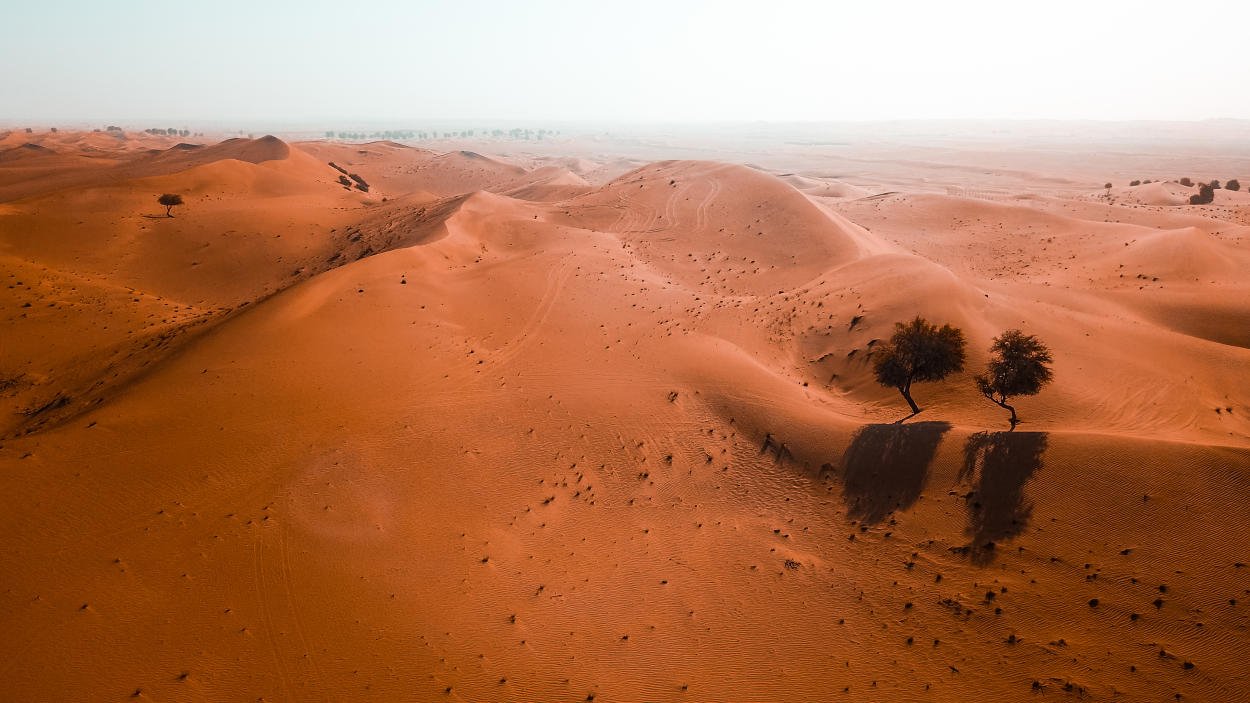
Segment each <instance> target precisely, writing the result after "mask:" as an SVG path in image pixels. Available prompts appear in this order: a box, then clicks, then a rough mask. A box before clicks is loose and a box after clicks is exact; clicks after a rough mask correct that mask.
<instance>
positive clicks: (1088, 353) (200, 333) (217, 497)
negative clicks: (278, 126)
mask: <svg viewBox="0 0 1250 703" xmlns="http://www.w3.org/2000/svg"><path fill="white" fill-rule="evenodd" d="M33 137H34V138H32V135H27V134H19V133H13V134H10V135H8V136H7V137H4V138H3V139H2V140H0V282H3V283H4V286H3V287H0V324H2V325H3V343H2V344H0V406H2V407H3V408H4V410H5V413H4V415H3V417H2V418H0V434H2V436H3V437H4V439H3V441H2V442H0V444H2V447H0V477H2V478H0V480H2V481H3V491H2V493H0V495H3V499H2V503H0V535H3V537H2V538H0V573H3V574H5V577H4V579H3V581H2V588H0V620H2V621H3V622H4V623H5V625H6V628H5V629H6V637H4V638H3V639H2V640H0V681H2V682H3V683H4V690H5V697H12V699H14V700H111V699H119V698H126V697H129V696H132V695H133V694H138V696H139V697H141V698H151V699H171V700H219V699H229V700H238V699H243V698H249V699H260V698H263V699H265V700H273V699H279V700H282V699H325V700H349V699H351V700H354V699H373V700H531V701H532V700H543V701H548V700H568V701H576V700H587V699H588V697H589V696H592V695H593V696H594V697H595V699H596V700H644V699H645V700H674V701H696V700H698V701H703V700H748V699H749V700H848V701H876V700H958V701H1006V700H1032V699H1033V697H1034V696H1036V695H1039V692H1038V691H1037V690H1035V689H1036V687H1040V688H1041V691H1040V695H1042V696H1044V697H1045V698H1047V699H1050V698H1061V697H1071V696H1078V695H1082V694H1083V695H1085V696H1086V697H1087V698H1091V699H1096V700H1103V699H1117V700H1165V699H1166V700H1172V699H1173V697H1174V696H1175V695H1176V694H1180V695H1181V696H1183V700H1212V701H1217V700H1229V701H1231V700H1241V699H1246V698H1248V697H1250V675H1247V670H1246V667H1245V661H1244V659H1245V652H1246V651H1247V650H1248V648H1250V634H1248V633H1250V629H1248V628H1250V611H1247V608H1250V568H1247V567H1245V566H1243V563H1246V562H1250V539H1247V533H1246V525H1247V524H1250V505H1248V504H1247V502H1246V500H1245V498H1246V496H1247V495H1248V494H1250V493H1248V491H1250V438H1248V430H1250V405H1248V404H1247V398H1248V397H1250V377H1248V376H1247V375H1246V374H1245V373H1243V370H1244V369H1245V367H1246V364H1247V362H1248V361H1250V351H1248V347H1250V332H1248V331H1247V330H1250V324H1248V323H1250V303H1248V302H1247V301H1250V279H1248V278H1247V277H1246V275H1245V272H1246V271H1247V270H1250V250H1248V249H1247V241H1248V236H1250V227H1248V226H1247V222H1250V197H1247V196H1246V195H1245V194H1242V193H1230V192H1227V191H1221V192H1219V193H1218V196H1219V197H1218V198H1217V201H1216V203H1215V204H1213V205H1211V206H1189V205H1179V204H1177V205H1174V204H1172V203H1173V202H1177V201H1181V202H1183V200H1184V199H1183V198H1182V197H1181V196H1186V195H1187V193H1188V192H1192V189H1186V188H1183V187H1181V186H1179V185H1175V184H1151V185H1148V186H1136V187H1128V186H1122V187H1121V186H1117V187H1116V188H1115V189H1113V191H1112V193H1111V194H1110V197H1109V198H1108V196H1107V194H1105V193H1103V191H1102V188H1101V187H1100V186H1101V180H1103V177H1102V176H1090V175H1088V173H1087V171H1084V170H1082V169H1081V168H1078V167H1077V166H1075V165H1073V166H1072V169H1071V175H1070V176H1064V177H1059V176H1054V175H1053V174H1056V173H1062V171H1063V168H1064V162H1062V160H1060V159H1058V158H1057V157H1054V156H1053V155H1049V156H1048V157H1047V158H1045V159H1043V158H1041V157H1037V158H1035V159H1034V161H1033V162H1029V154H1028V153H1027V152H1021V154H1022V155H1020V156H1018V158H1017V160H1018V161H1020V163H1012V164H1010V165H1006V164H1000V163H996V162H993V161H992V159H1000V157H998V156H993V155H991V156H985V155H983V154H978V153H976V152H975V151H972V150H967V151H964V152H960V151H958V150H953V151H951V152H949V153H946V154H945V155H944V157H943V158H945V159H946V162H947V165H946V166H941V167H938V166H933V165H932V163H931V161H932V159H929V160H928V161H926V160H925V159H919V158H918V159H916V162H915V163H910V164H908V163H903V162H901V161H897V160H896V161H889V162H888V163H887V162H886V161H884V160H883V161H878V162H873V163H867V162H865V163H866V165H863V166H862V170H863V172H865V173H866V172H873V173H879V174H880V175H879V179H880V180H878V178H871V177H862V176H859V175H856V176H843V177H842V178H832V177H829V176H828V175H827V173H828V171H829V169H822V168H817V167H815V166H813V164H814V163H817V162H818V161H819V160H818V159H817V157H815V156H813V157H811V158H810V159H808V161H804V162H802V163H800V168H799V169H798V170H791V169H785V170H782V169H777V170H772V171H769V170H761V169H755V168H750V167H747V166H740V165H729V164H725V163H717V162H714V161H666V162H657V163H645V164H643V165H641V166H639V167H638V168H636V169H633V170H627V168H624V167H622V164H623V163H624V162H622V160H621V159H622V158H624V157H627V156H628V153H627V152H626V151H622V152H620V154H604V153H602V152H601V151H591V150H587V149H585V148H584V147H580V146H578V145H576V144H569V145H566V147H567V149H568V150H569V153H568V154H566V157H567V158H561V159H554V158H549V157H526V158H522V157H520V156H517V155H512V156H498V157H495V156H489V155H484V154H483V153H479V152H461V151H453V152H451V153H447V154H439V153H435V152H430V151H425V150H421V149H414V148H409V147H405V146H402V145H396V144H391V143H373V144H366V145H340V144H325V143H305V144H292V145H288V144H285V143H283V142H281V141H280V140H277V139H273V138H268V137H267V138H264V139H259V140H230V141H227V142H223V143H221V144H216V145H207V146H203V147H198V148H187V147H182V148H176V147H175V141H176V140H173V139H168V140H166V139H163V138H157V137H148V136H146V135H142V136H136V135H129V137H130V138H129V139H127V140H125V141H122V140H117V139H115V138H113V137H111V136H110V137H108V139H113V142H112V143H110V142H107V141H104V142H102V141H101V135H94V134H80V133H59V134H55V135H49V134H39V135H33ZM28 142H33V143H36V144H37V145H38V146H40V147H41V148H39V149H35V148H30V147H24V146H23V144H26V143H28ZM97 142H100V143H97ZM601 147H602V145H597V146H596V148H601ZM622 155H624V157H623V156H622ZM978 159H980V161H979V160H978ZM329 161H334V162H335V163H337V164H339V165H341V166H343V167H344V168H345V169H347V170H349V171H351V172H353V173H357V174H358V175H360V176H361V177H363V178H364V179H365V180H367V181H368V182H369V183H370V185H371V188H370V191H369V192H368V193H363V192H361V191H359V190H357V189H347V188H344V187H342V186H341V185H339V184H338V183H337V179H338V176H339V175H340V174H339V172H338V171H336V170H334V169H332V168H330V167H329V166H328V165H327V162H329ZM963 161H966V162H969V163H989V164H990V165H989V166H986V167H984V168H982V169H981V170H982V171H983V172H984V171H988V172H989V175H984V176H980V177H978V178H979V180H976V181H975V182H974V181H969V180H967V179H966V178H964V177H963V176H960V177H959V178H958V179H956V180H957V181H958V182H956V181H952V183H954V185H951V186H950V187H949V188H947V189H946V190H945V192H943V191H942V190H941V189H940V188H935V183H937V181H935V180H934V179H935V178H937V177H940V175H941V174H942V173H943V172H945V170H946V169H948V168H951V167H952V166H950V164H955V163H959V162H963ZM922 162H923V163H922ZM796 163H799V162H796ZM829 163H834V161H830V162H829ZM841 163H849V162H841ZM1070 163H1073V164H1075V163H1076V160H1075V159H1074V160H1073V161H1072V162H1070ZM1175 163H1176V161H1175V160H1174V161H1173V162H1170V165H1175ZM1193 163H1194V164H1197V165H1201V164H1204V163H1208V162H1207V161H1203V160H1202V158H1199V157H1195V158H1194V161H1193ZM804 164H805V165H804ZM926 164H928V165H926ZM1197 165H1196V166H1195V168H1198V166H1197ZM831 168H832V167H831ZM874 169H876V170H875V171H874ZM996 169H999V170H996ZM1030 169H1032V170H1030ZM1041 173H1046V174H1052V175H1045V176H1043V175H1038V174H1041ZM900 174H906V175H905V176H902V175H900ZM1178 175H1180V174H1178ZM1193 175H1195V176H1200V175H1204V174H1202V173H1198V172H1196V171H1195V173H1194V174H1193ZM1236 175H1237V174H1236V173H1227V174H1226V173H1213V174H1210V177H1220V178H1227V177H1233V176H1236ZM1030 178H1032V179H1034V181H1035V182H1036V183H1037V184H1038V187H1037V189H1036V191H1035V192H1030V191H1028V190H1024V189H1020V190H1016V191H1014V192H1002V191H1001V190H996V188H999V186H996V185H995V184H999V183H1002V182H1010V183H1013V184H1019V183H1026V182H1028V179H1030ZM909 179H910V180H909ZM1091 179H1092V180H1091ZM1243 180H1250V179H1245V178H1243ZM887 181H888V182H887ZM908 182H915V183H921V182H923V184H924V185H923V186H921V187H908V186H907V183H908ZM1152 186H1153V187H1152ZM1013 187H1014V186H1013ZM164 192H173V193H180V194H182V195H183V197H184V198H185V200H186V204H185V205H184V206H181V207H178V208H175V209H174V215H175V217H174V218H172V219H169V218H165V217H164V216H163V214H164V213H163V208H161V207H160V206H158V205H157V204H156V196H157V195H159V194H160V193H164ZM885 192H889V194H883V193H885ZM1038 193H1043V195H1039V194H1038ZM970 194H971V195H970ZM916 314H920V315H923V316H925V317H927V318H929V319H931V320H934V321H938V322H951V323H953V324H956V325H958V326H960V327H962V328H963V329H964V330H965V332H966V334H967V335H968V337H969V341H970V347H969V353H970V357H969V371H968V372H967V373H964V374H961V375H959V376H957V377H955V378H952V379H950V380H948V381H946V382H942V383H937V384H924V385H921V386H918V387H917V388H916V390H915V394H916V396H917V398H918V400H919V402H920V403H921V405H922V406H924V407H925V410H924V412H923V413H922V414H920V415H918V416H917V417H915V418H912V419H910V420H908V421H907V422H906V423H905V424H903V425H895V424H892V423H893V422H894V421H895V420H898V419H899V418H901V417H903V416H904V415H905V414H906V413H905V410H906V406H905V405H904V403H903V401H902V399H901V398H900V397H898V394H897V393H896V392H894V391H892V390H888V389H883V388H881V387H879V386H877V385H876V384H875V382H874V381H873V379H872V374H871V366H870V361H869V360H868V357H869V356H870V352H871V349H872V347H873V346H874V344H875V343H876V342H877V341H879V340H882V339H884V338H886V337H888V336H889V334H890V333H891V329H892V325H893V323H894V322H895V321H899V320H902V319H906V318H909V317H911V316H914V315H916ZM1008 327H1021V328H1023V329H1025V330H1026V331H1028V332H1030V333H1034V334H1037V335H1039V336H1040V337H1041V338H1042V339H1043V340H1044V341H1046V342H1047V343H1048V344H1049V345H1050V346H1051V348H1052V349H1053V350H1054V353H1055V358H1056V361H1055V382H1054V384H1053V385H1052V386H1050V387H1048V388H1046V389H1045V390H1044V391H1043V392H1042V393H1041V394H1040V395H1039V396H1037V397H1035V398H1026V399H1021V400H1020V401H1019V402H1018V404H1017V405H1018V407H1019V409H1020V412H1021V416H1022V418H1023V419H1024V424H1022V425H1021V426H1020V427H1019V428H1017V429H1016V430H1015V432H1013V433H1006V432H1005V430H1006V429H1007V423H1006V417H1005V413H1004V412H1003V411H1001V410H1000V409H999V408H997V407H995V406H993V405H991V404H989V403H988V402H987V401H986V400H985V399H984V398H982V397H981V396H980V395H979V394H978V393H977V392H976V390H975V388H974V387H973V385H972V383H971V380H970V379H971V376H972V374H973V373H975V372H976V371H977V370H979V369H980V367H981V366H983V364H984V362H985V360H986V358H987V348H988V346H989V343H990V339H991V338H992V337H993V336H994V335H995V334H997V333H998V332H1000V331H1001V330H1003V329H1005V328H1008ZM1093 599H1097V600H1096V605H1092V603H1094V600H1093Z"/></svg>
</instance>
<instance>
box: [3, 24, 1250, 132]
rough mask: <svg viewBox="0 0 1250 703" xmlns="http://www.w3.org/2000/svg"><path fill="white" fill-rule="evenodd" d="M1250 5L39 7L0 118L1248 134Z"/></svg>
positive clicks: (9, 61)
mask: <svg viewBox="0 0 1250 703" xmlns="http://www.w3.org/2000/svg"><path fill="white" fill-rule="evenodd" d="M1246 26H1250V5H1247V4H1246V3H1244V2H1243V3H1235V2H1223V1H1216V2H1208V3H1205V4H1203V5H1202V6H1195V7H1189V8H1180V11H1177V12H1170V13H1161V12H1156V11H1154V10H1152V9H1151V8H1150V7H1144V6H1142V4H1141V3H1130V2H1108V3H1101V4H1098V5H1096V6H1094V5H1087V4H1085V3H1080V2H1071V1H1066V0H1065V1H1064V2H1058V3H1050V4H1048V5H1046V6H1045V7H1044V8H1040V7H1039V8H1036V9H1033V8H1028V9H1021V8H1019V7H1016V6H1004V5H1003V4H1000V3H991V2H984V1H982V0H976V1H975V2H973V1H968V2H960V3H956V4H953V5H952V4H944V5H941V6H938V5H935V4H932V3H919V2H901V3H893V4H890V5H888V6H875V7H863V6H859V5H848V4H837V3H818V2H809V1H790V2H779V3H775V4H773V5H771V6H769V7H768V8H763V7H760V6H757V5H754V4H750V3H745V2H719V3H717V2H710V1H707V0H699V1H693V2H684V3H674V2H659V1H657V0H640V1H639V2H631V3H629V4H627V5H626V4H617V5H612V6H605V5H602V4H598V3H594V4H587V3H574V2H567V1H564V0H547V1H545V2H537V3H530V4H525V5H514V4H508V3H500V2H486V1H481V0H479V1H478V2H461V3H450V2H425V3H416V4H411V3H402V2H379V3H373V4H371V5H369V6H367V7H347V6H343V5H341V4H338V3H329V2H302V3H291V2H274V3H265V4H254V3H253V4H249V3H242V2H238V1H237V0H223V1H222V2H218V3H214V4H212V5H211V6H195V5H186V4H182V5H175V4H171V3H157V2H151V1H150V0H139V1H137V2H130V3H125V4H123V5H120V6H118V5H106V4H101V3H87V2H71V1H69V0H64V1H62V2H48V3H41V4H38V5H36V4H34V3H30V4H25V5H23V6H21V7H17V8H12V9H10V10H9V11H8V12H7V16H6V22H5V23H4V25H3V26H2V27H0V58H2V59H3V61H4V63H5V65H6V66H8V67H9V76H8V78H7V80H6V81H5V82H4V85H3V86H2V87H0V104H3V105H4V106H5V107H4V110H3V113H2V114H0V121H4V122H5V123H14V122H22V121H27V122H69V121H87V120H91V121H100V120H104V121H111V122H127V121H129V122H141V121H147V120H165V121H173V122H178V121H182V122H185V121H214V122H220V123H230V124H242V123H247V124H258V123H264V122H284V123H288V124H291V123H296V122H302V123H306V124H309V125H313V124H318V125H320V124H332V125H339V124H346V123H362V122H366V121H368V122H371V123H374V122H376V123H378V124H383V123H386V124H396V123H402V122H416V121H425V122H430V123H432V122H446V123H455V124H461V123H468V122H473V121H482V122H507V123H513V124H520V123H531V124H536V123H541V122H557V121H563V122H569V123H573V122H577V123H587V122H592V123H593V122H622V123H633V124H692V123H707V122H733V123H749V122H755V121H765V122H769V123H793V122H822V123H823V122H881V121H886V122H889V121H896V120H1015V119H1024V120H1099V121H1102V120H1112V121H1120V120H1132V121H1137V120H1151V121H1153V120H1159V121H1175V120H1208V119H1250V91H1246V90H1239V89H1237V86H1238V85H1239V83H1240V84H1244V73H1245V69H1244V67H1243V66H1240V65H1232V64H1231V63H1230V62H1229V61H1228V60H1227V59H1226V58H1225V57H1226V56H1229V55H1235V54H1236V53H1237V51H1238V47H1239V46H1240V43H1241V34H1242V32H1243V31H1244V27H1246Z"/></svg>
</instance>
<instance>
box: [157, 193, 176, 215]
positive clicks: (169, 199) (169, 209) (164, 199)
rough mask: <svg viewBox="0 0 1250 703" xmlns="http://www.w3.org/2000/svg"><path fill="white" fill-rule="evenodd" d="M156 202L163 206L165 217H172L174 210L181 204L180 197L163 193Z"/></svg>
mask: <svg viewBox="0 0 1250 703" xmlns="http://www.w3.org/2000/svg"><path fill="white" fill-rule="evenodd" d="M156 202H158V203H160V204H161V205H164V206H165V217H173V216H174V212H173V210H174V208H175V207H177V206H178V205H181V204H182V196H181V195H178V194H176V193H163V194H161V197H159V198H157V199H156Z"/></svg>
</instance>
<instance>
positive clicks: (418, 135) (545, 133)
mask: <svg viewBox="0 0 1250 703" xmlns="http://www.w3.org/2000/svg"><path fill="white" fill-rule="evenodd" d="M559 133H560V132H559V131H557V130H550V129H537V130H534V129H520V128H514V129H510V130H507V131H505V130H502V129H492V130H485V129H483V130H476V129H464V130H457V131H439V130H431V131H424V130H411V129H399V130H391V129H388V130H384V131H380V132H341V131H336V130H326V132H325V138H326V139H342V140H346V141H362V140H365V139H391V140H400V139H407V140H428V139H471V138H474V137H478V136H481V137H491V138H493V139H515V140H526V141H534V140H538V141H542V140H543V139H545V138H547V137H551V136H555V135H557V134H559Z"/></svg>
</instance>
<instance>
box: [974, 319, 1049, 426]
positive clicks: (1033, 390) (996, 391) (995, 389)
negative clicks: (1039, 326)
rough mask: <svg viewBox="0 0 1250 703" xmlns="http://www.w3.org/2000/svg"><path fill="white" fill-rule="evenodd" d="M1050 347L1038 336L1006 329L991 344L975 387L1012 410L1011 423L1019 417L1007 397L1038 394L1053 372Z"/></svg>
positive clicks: (991, 399) (1015, 422) (998, 403)
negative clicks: (982, 371)
mask: <svg viewBox="0 0 1250 703" xmlns="http://www.w3.org/2000/svg"><path fill="white" fill-rule="evenodd" d="M1052 361H1053V359H1052V357H1051V354H1050V349H1047V348H1046V345H1045V344H1043V343H1042V342H1041V340H1039V339H1038V338H1037V337H1035V336H1033V335H1031V334H1025V333H1023V332H1021V331H1020V330H1007V331H1006V332H1003V333H1002V334H1001V335H999V336H998V337H996V338H994V343H993V344H992V345H990V361H989V364H988V365H987V366H986V370H985V373H984V374H982V375H980V376H977V378H976V383H977V389H978V390H980V391H981V394H982V395H984V396H985V397H986V398H988V399H989V400H990V402H992V403H994V404H995V405H997V406H999V407H1001V408H1004V409H1006V410H1009V411H1010V412H1011V426H1012V427H1013V428H1014V427H1015V426H1016V425H1017V424H1018V423H1019V422H1020V419H1019V418H1018V417H1016V409H1015V407H1013V406H1011V405H1009V404H1008V403H1007V400H1008V399H1010V398H1013V397H1017V396H1022V395H1037V393H1038V391H1040V390H1041V389H1042V386H1045V385H1046V384H1047V383H1050V380H1051V378H1052V377H1053V376H1054V374H1053V373H1052V372H1051V370H1050V363H1051V362H1052Z"/></svg>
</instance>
